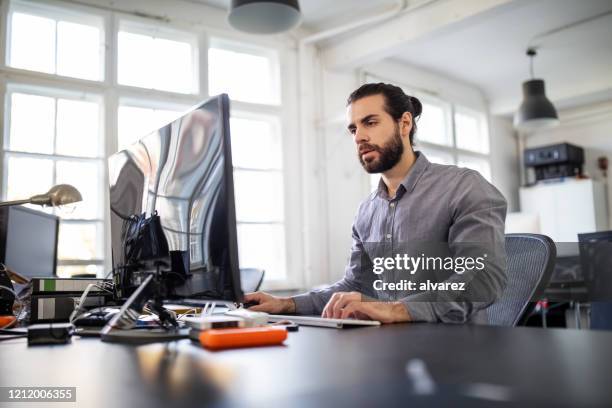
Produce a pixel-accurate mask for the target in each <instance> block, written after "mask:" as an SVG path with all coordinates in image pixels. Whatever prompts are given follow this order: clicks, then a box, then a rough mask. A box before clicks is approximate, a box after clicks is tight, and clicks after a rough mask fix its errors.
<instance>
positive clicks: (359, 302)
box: [321, 292, 410, 323]
mask: <svg viewBox="0 0 612 408" xmlns="http://www.w3.org/2000/svg"><path fill="white" fill-rule="evenodd" d="M321 317H331V318H336V319H351V318H354V319H362V320H378V321H380V322H382V323H399V322H408V321H410V314H408V311H407V310H406V308H405V307H404V305H403V304H402V303H400V302H380V301H376V300H374V299H371V298H368V297H367V296H365V295H363V294H361V293H359V292H336V293H334V294H333V295H332V297H331V298H330V299H329V302H327V305H326V306H325V308H324V309H323V313H321Z"/></svg>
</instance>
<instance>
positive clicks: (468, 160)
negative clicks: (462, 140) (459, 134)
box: [457, 156, 491, 182]
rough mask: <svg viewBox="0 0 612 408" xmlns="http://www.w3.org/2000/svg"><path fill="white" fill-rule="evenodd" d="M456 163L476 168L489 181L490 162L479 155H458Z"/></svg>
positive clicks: (460, 165)
mask: <svg viewBox="0 0 612 408" xmlns="http://www.w3.org/2000/svg"><path fill="white" fill-rule="evenodd" d="M457 165H458V166H459V167H467V168H469V169H473V170H476V171H477V172H479V173H480V174H482V176H483V177H484V178H486V179H487V180H488V181H489V182H491V164H490V163H489V161H488V160H485V159H481V158H479V157H471V156H459V160H458V163H457Z"/></svg>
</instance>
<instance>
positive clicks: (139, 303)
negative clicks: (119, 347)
mask: <svg viewBox="0 0 612 408" xmlns="http://www.w3.org/2000/svg"><path fill="white" fill-rule="evenodd" d="M151 299H152V300H153V303H152V307H153V310H154V311H155V312H157V313H158V316H159V318H160V320H161V323H162V327H161V328H158V329H138V328H136V322H137V321H138V317H139V316H140V314H141V313H142V310H143V308H144V306H145V305H146V304H147V302H148V301H149V300H151ZM100 334H101V338H102V341H107V342H115V343H130V344H146V343H154V342H160V341H173V340H178V339H184V338H187V337H188V336H189V329H179V328H178V324H177V322H176V320H175V319H174V317H173V316H172V315H171V314H170V313H169V312H168V311H167V310H166V309H164V308H163V306H162V300H161V296H159V287H158V283H157V282H156V281H155V274H151V275H149V276H147V277H146V279H145V280H144V281H143V282H142V283H141V284H140V286H139V287H138V288H137V289H136V290H135V291H134V293H132V295H131V296H130V297H129V298H128V300H126V301H125V303H124V304H123V306H121V309H120V310H119V313H117V314H116V315H115V316H114V317H113V318H112V319H111V321H109V322H108V323H107V324H106V326H104V328H103V329H102V331H101V332H100Z"/></svg>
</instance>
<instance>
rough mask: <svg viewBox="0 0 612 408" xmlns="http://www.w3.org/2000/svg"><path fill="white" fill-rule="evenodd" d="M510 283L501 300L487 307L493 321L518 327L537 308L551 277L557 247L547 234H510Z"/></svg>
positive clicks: (507, 239) (507, 241) (508, 239)
mask: <svg viewBox="0 0 612 408" xmlns="http://www.w3.org/2000/svg"><path fill="white" fill-rule="evenodd" d="M506 255H507V269H506V274H507V276H508V283H507V286H506V289H505V290H504V293H503V294H502V296H501V298H500V299H499V300H497V302H495V303H493V304H492V305H491V306H489V308H488V309H487V314H488V317H489V324H491V325H494V326H516V325H517V323H519V321H521V318H522V317H523V316H527V315H528V314H529V313H530V312H531V310H533V307H534V303H533V302H535V301H537V300H538V299H539V298H540V297H541V296H542V294H543V293H544V289H545V288H546V285H547V284H548V281H549V280H550V276H551V274H552V271H553V268H554V266H555V258H556V255H557V250H556V247H555V243H554V242H553V241H552V240H551V239H550V238H549V237H547V236H545V235H538V234H508V235H506Z"/></svg>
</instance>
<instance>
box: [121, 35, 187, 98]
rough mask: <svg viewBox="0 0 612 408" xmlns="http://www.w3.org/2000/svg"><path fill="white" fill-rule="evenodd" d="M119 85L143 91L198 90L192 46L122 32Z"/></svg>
mask: <svg viewBox="0 0 612 408" xmlns="http://www.w3.org/2000/svg"><path fill="white" fill-rule="evenodd" d="M118 58H119V65H118V72H119V75H118V78H119V83H120V84H124V85H131V86H138V87H141V88H151V89H160V90H165V91H174V92H182V93H190V92H193V91H194V88H195V86H194V61H193V50H192V46H191V44H189V43H187V42H183V41H172V40H167V39H163V38H153V37H150V36H147V35H141V34H134V33H129V32H126V31H120V32H119V54H118Z"/></svg>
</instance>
